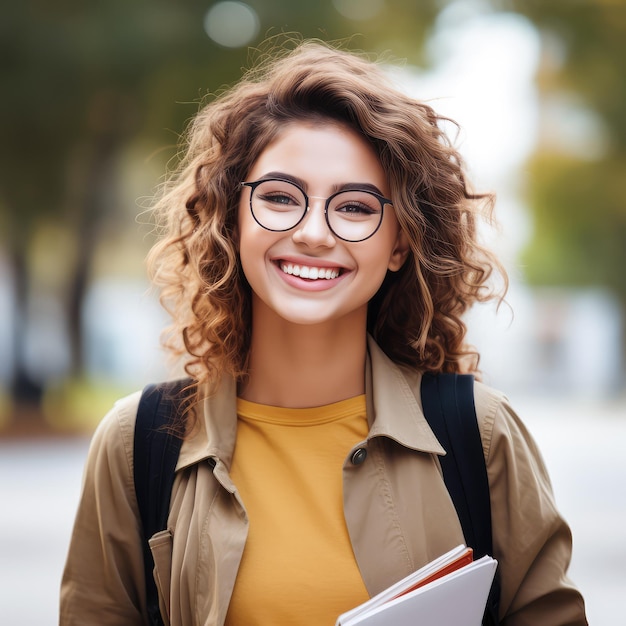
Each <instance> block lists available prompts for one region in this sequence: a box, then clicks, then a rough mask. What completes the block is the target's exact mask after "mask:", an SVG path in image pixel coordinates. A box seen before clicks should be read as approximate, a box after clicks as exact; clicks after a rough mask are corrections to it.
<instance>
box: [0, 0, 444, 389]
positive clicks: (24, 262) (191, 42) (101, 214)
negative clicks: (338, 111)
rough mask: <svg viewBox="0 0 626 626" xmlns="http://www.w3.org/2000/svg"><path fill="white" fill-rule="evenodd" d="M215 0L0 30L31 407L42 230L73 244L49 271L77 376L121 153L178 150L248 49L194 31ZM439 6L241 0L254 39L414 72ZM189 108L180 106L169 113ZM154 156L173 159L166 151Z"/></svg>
mask: <svg viewBox="0 0 626 626" xmlns="http://www.w3.org/2000/svg"><path fill="white" fill-rule="evenodd" d="M215 4H216V3H215V2H206V1H204V2H200V1H199V0H181V2H178V3H173V2H170V1H168V0H150V1H148V0H135V1H134V2H130V3H129V2H126V1H125V0H108V1H107V2H97V3H96V2H92V3H83V2H78V1H76V0H56V1H55V2H46V1H45V0H24V1H22V2H14V3H9V4H7V5H6V6H5V7H3V16H2V20H1V21H0V72H1V75H2V85H3V88H2V91H3V96H2V98H0V119H1V120H2V122H1V124H0V226H1V233H2V235H1V239H0V245H2V246H3V247H4V248H5V250H6V256H7V258H8V259H9V263H10V265H11V270H12V273H13V276H14V285H15V302H16V306H17V310H18V313H17V315H16V326H17V328H16V332H15V333H14V336H15V346H14V351H13V352H14V354H13V357H12V360H13V363H14V367H13V370H14V381H13V385H12V386H13V393H14V395H15V397H16V399H18V400H19V399H20V398H25V397H27V396H31V397H33V398H34V399H37V396H38V394H39V393H40V391H41V389H42V387H43V386H45V384H46V381H45V380H43V381H42V380H35V379H34V378H33V375H32V372H31V371H29V368H28V365H27V361H26V358H25V340H24V338H25V336H26V331H27V328H26V326H27V324H28V323H29V321H28V320H29V315H28V314H27V312H28V311H29V309H30V308H32V303H33V299H34V298H33V292H34V291H36V288H37V285H39V284H41V280H40V279H38V277H37V271H38V270H37V266H36V264H35V263H34V262H33V258H32V257H33V254H32V247H33V242H34V240H35V239H36V238H37V236H38V234H39V233H40V232H41V230H42V228H43V227H44V226H45V225H46V224H51V223H52V224H55V227H56V228H57V232H58V229H59V228H62V229H64V230H66V231H67V232H68V233H69V234H70V235H71V236H70V238H69V241H70V242H71V245H69V246H65V247H64V248H63V256H64V258H63V259H60V258H59V259H57V260H58V262H59V264H62V265H63V266H64V267H67V271H66V272H65V275H66V278H65V280H64V284H63V285H62V291H63V297H62V301H63V304H64V310H65V315H66V318H67V320H66V325H67V328H68V329H69V341H70V352H71V368H70V369H71V372H70V374H72V375H80V373H81V371H82V368H83V361H82V358H83V346H82V333H81V320H80V315H81V306H82V302H83V298H84V295H85V290H86V287H87V285H88V283H89V280H90V277H91V273H92V261H93V253H94V249H95V248H96V244H97V240H98V237H99V233H100V231H101V229H102V226H103V223H104V222H105V221H110V220H112V219H114V218H115V216H116V215H117V214H118V213H119V211H120V207H119V206H118V205H119V198H118V197H117V186H118V184H119V158H120V155H121V153H122V151H123V150H124V149H125V148H126V147H127V146H128V145H129V143H130V142H133V141H137V140H138V139H139V138H142V139H143V140H144V141H149V142H151V143H152V144H153V145H162V144H164V143H166V144H167V143H169V144H175V143H176V139H175V138H173V137H172V134H171V131H168V130H166V129H174V131H175V133H176V134H177V133H179V132H180V131H181V130H182V128H183V127H184V123H185V120H186V119H188V118H189V117H190V116H191V115H192V114H193V113H194V112H195V110H196V108H197V104H198V101H199V100H200V99H201V98H202V97H203V96H204V95H205V90H206V91H211V92H215V91H218V90H219V89H220V87H221V86H223V85H225V84H229V83H232V82H233V81H234V80H236V79H237V78H238V77H239V75H240V74H241V68H243V67H246V66H248V64H249V60H250V59H249V50H248V48H247V47H246V46H243V47H239V48H229V47H223V46H220V45H218V44H216V43H215V42H213V41H211V39H210V38H209V37H208V36H207V34H206V32H205V30H204V28H203V21H204V18H205V16H206V12H207V10H208V9H209V8H211V6H213V5H215ZM441 4H442V3H441V2H439V1H438V0H423V1H422V2H419V3H415V2H413V1H412V0H386V2H385V3H384V6H383V2H382V1H381V0H358V1H357V0H332V1H331V0H324V1H315V2H314V1H310V2H292V1H291V0H250V1H249V5H250V6H251V7H252V8H253V9H254V10H255V11H256V12H257V14H258V18H259V26H260V28H259V34H258V35H257V36H256V38H255V39H254V40H252V41H251V42H250V45H252V46H254V45H256V44H258V43H259V42H260V41H262V40H263V39H264V38H265V37H266V36H267V35H279V34H280V33H282V32H287V33H288V32H297V33H301V34H302V35H303V36H305V37H319V38H321V39H324V40H338V39H345V38H349V37H351V36H352V35H353V34H354V33H360V35H359V36H358V37H356V38H354V39H353V40H352V41H350V42H349V43H348V44H347V45H348V46H349V47H350V46H353V47H358V48H362V49H365V50H368V51H370V52H382V51H384V50H387V49H389V50H392V51H393V54H394V55H395V56H396V57H398V56H404V57H406V58H408V59H409V60H410V61H412V62H417V63H420V62H423V58H422V53H423V43H424V40H425V38H426V36H427V34H428V31H429V29H430V28H431V26H432V24H433V21H434V19H435V17H436V15H437V12H438V10H439V9H440V8H441ZM181 102H183V103H187V104H183V105H181V104H180V103H181ZM171 147H172V149H171V150H170V151H166V152H165V153H164V154H163V156H162V158H163V159H164V160H166V159H167V157H170V156H172V155H173V154H175V146H174V145H172V146H171Z"/></svg>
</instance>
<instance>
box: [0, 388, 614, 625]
mask: <svg viewBox="0 0 626 626" xmlns="http://www.w3.org/2000/svg"><path fill="white" fill-rule="evenodd" d="M512 401H513V405H514V406H515V407H516V409H517V410H518V412H519V413H520V415H522V417H523V418H524V419H525V421H526V423H527V424H528V426H529V428H530V430H531V432H532V433H533V434H534V436H535V438H536V439H537V441H538V443H539V445H540V447H541V449H542V451H543V455H544V458H545V461H546V463H547V465H548V468H549V469H550V472H551V476H552V481H553V484H554V489H555V492H556V497H557V502H558V505H559V508H560V509H561V511H562V512H563V513H564V515H565V516H566V518H567V519H568V521H569V522H570V524H571V526H572V529H573V533H574V556H573V560H572V566H571V568H570V575H571V577H572V579H573V580H574V581H575V582H576V584H577V585H578V586H579V587H580V589H581V590H582V591H583V593H584V595H585V597H586V602H587V609H588V617H589V622H590V624H592V626H614V625H615V624H617V623H623V621H622V622H620V620H623V601H622V598H623V594H624V592H626V566H625V565H624V564H625V563H626V499H625V498H624V482H625V480H626V399H622V400H621V401H611V402H610V401H606V402H601V403H598V402H591V401H581V400H578V399H576V400H569V401H568V400H564V399H557V398H548V399H546V398H542V399H533V400H532V401H530V400H527V399H520V398H512ZM87 446H88V440H87V439H85V438H73V439H48V440H2V439H0V615H2V623H3V624H10V625H11V626H51V625H53V624H56V623H57V622H58V616H57V612H58V587H59V581H60V576H61V572H62V568H63V563H64V559H65V553H66V549H67V543H68V540H69V536H70V533H71V527H72V520H73V515H74V511H75V508H76V504H77V501H78V496H79V490H80V482H81V473H82V465H83V462H84V459H85V455H86V452H87Z"/></svg>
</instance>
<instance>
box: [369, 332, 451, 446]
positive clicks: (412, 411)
mask: <svg viewBox="0 0 626 626" xmlns="http://www.w3.org/2000/svg"><path fill="white" fill-rule="evenodd" d="M367 374H368V375H367V380H366V393H367V403H368V404H367V411H368V419H369V420H370V433H369V438H372V437H379V436H382V437H388V438H390V439H393V440H394V441H397V442H398V443H400V444H402V445H403V446H405V447H406V448H410V449H412V450H420V451H422V452H429V453H433V454H441V455H443V454H445V450H444V449H443V447H442V446H441V444H440V443H439V441H438V440H437V438H436V437H435V435H434V433H433V431H432V430H431V428H430V426H429V424H428V422H427V421H426V418H425V417H424V413H423V411H422V400H421V397H420V383H421V382H422V375H421V373H420V372H417V371H414V370H410V369H408V368H401V367H400V366H398V365H396V364H395V363H394V362H393V361H392V360H391V359H390V358H389V357H388V356H387V355H386V354H385V353H384V352H383V351H382V349H381V348H380V347H379V346H378V344H377V343H376V342H375V341H374V340H373V339H372V338H371V337H368V368H367Z"/></svg>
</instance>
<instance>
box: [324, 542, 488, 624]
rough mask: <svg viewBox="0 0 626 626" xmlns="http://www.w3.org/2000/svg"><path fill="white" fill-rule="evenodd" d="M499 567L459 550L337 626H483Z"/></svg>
mask: <svg viewBox="0 0 626 626" xmlns="http://www.w3.org/2000/svg"><path fill="white" fill-rule="evenodd" d="M496 567H497V562H496V561H495V560H494V559H492V558H491V557H490V556H484V557H482V558H481V559H478V560H477V561H473V560H472V550H471V548H466V547H465V546H463V545H461V546H458V547H456V548H454V550H450V552H448V553H446V554H444V555H443V556H441V557H439V558H438V559H435V560H434V561H432V562H431V563H428V564H427V565H425V566H424V567H422V568H421V569H419V570H417V571H416V572H413V573H412V574H409V576H407V577H406V578H404V579H403V580H401V581H399V582H397V583H396V584H394V585H392V586H391V587H388V588H387V589H385V590H384V591H382V592H381V593H379V594H378V595H376V596H374V597H373V598H371V599H370V600H368V601H367V602H364V603H363V604H361V605H360V606H357V607H356V608H354V609H352V610H351V611H348V612H347V613H344V614H343V615H340V616H339V618H338V619H337V622H336V626H357V624H358V625H360V626H389V625H390V624H393V625H394V626H408V625H411V626H414V625H415V624H419V625H420V626H480V624H481V621H482V618H483V613H484V612H485V604H486V602H487V597H488V595H489V589H490V588H491V583H492V581H493V577H494V575H495V572H496Z"/></svg>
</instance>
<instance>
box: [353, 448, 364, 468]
mask: <svg viewBox="0 0 626 626" xmlns="http://www.w3.org/2000/svg"><path fill="white" fill-rule="evenodd" d="M366 456H367V450H366V449H365V448H357V449H356V450H355V451H354V452H353V453H352V457H351V458H350V461H351V463H352V465H361V463H363V461H365V457H366Z"/></svg>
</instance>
